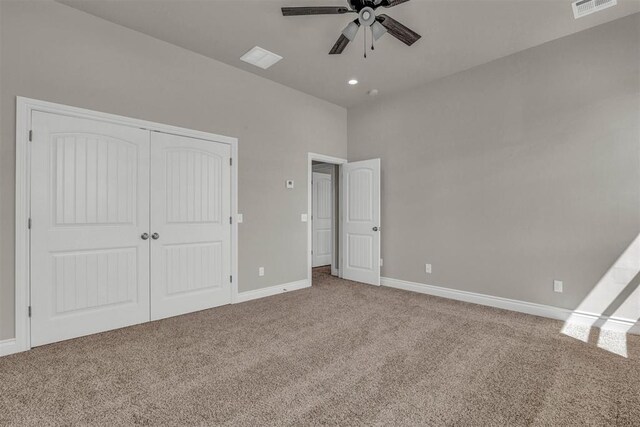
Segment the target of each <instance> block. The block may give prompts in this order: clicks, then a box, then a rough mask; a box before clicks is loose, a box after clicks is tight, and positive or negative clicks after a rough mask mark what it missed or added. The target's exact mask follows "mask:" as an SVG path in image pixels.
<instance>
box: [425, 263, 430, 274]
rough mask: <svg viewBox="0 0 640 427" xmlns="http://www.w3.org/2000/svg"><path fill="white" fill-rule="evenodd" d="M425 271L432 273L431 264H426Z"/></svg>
mask: <svg viewBox="0 0 640 427" xmlns="http://www.w3.org/2000/svg"><path fill="white" fill-rule="evenodd" d="M424 272H425V273H428V274H431V264H425V265H424Z"/></svg>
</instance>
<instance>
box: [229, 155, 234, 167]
mask: <svg viewBox="0 0 640 427" xmlns="http://www.w3.org/2000/svg"><path fill="white" fill-rule="evenodd" d="M229 166H233V159H232V158H231V157H229Z"/></svg>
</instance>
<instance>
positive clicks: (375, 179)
mask: <svg viewBox="0 0 640 427" xmlns="http://www.w3.org/2000/svg"><path fill="white" fill-rule="evenodd" d="M340 182H341V183H342V206H341V209H342V210H341V212H342V216H343V220H342V230H341V232H340V235H341V237H342V245H341V249H340V253H341V254H342V255H341V256H342V261H343V262H342V263H341V269H342V277H343V278H345V279H348V280H354V281H356V282H362V283H369V284H371V285H380V159H373V160H365V161H361V162H353V163H346V164H344V165H342V168H341V175H340Z"/></svg>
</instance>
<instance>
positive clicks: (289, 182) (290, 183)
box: [285, 179, 294, 189]
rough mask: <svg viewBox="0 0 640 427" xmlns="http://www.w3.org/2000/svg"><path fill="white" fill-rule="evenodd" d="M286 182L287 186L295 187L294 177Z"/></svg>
mask: <svg viewBox="0 0 640 427" xmlns="http://www.w3.org/2000/svg"><path fill="white" fill-rule="evenodd" d="M285 184H286V186H287V188H289V189H291V188H293V186H294V183H293V180H292V179H288V180H287V181H286V182H285Z"/></svg>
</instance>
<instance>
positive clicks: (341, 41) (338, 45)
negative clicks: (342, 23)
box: [329, 34, 349, 55]
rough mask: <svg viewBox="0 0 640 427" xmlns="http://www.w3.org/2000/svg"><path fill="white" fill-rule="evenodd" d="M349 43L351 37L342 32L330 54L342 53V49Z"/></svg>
mask: <svg viewBox="0 0 640 427" xmlns="http://www.w3.org/2000/svg"><path fill="white" fill-rule="evenodd" d="M348 44H349V39H348V38H346V37H345V36H344V34H340V37H339V38H338V41H337V42H336V44H334V45H333V47H332V48H331V51H330V52H329V55H340V54H341V53H342V51H343V50H344V49H345V48H346V47H347V45H348Z"/></svg>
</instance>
